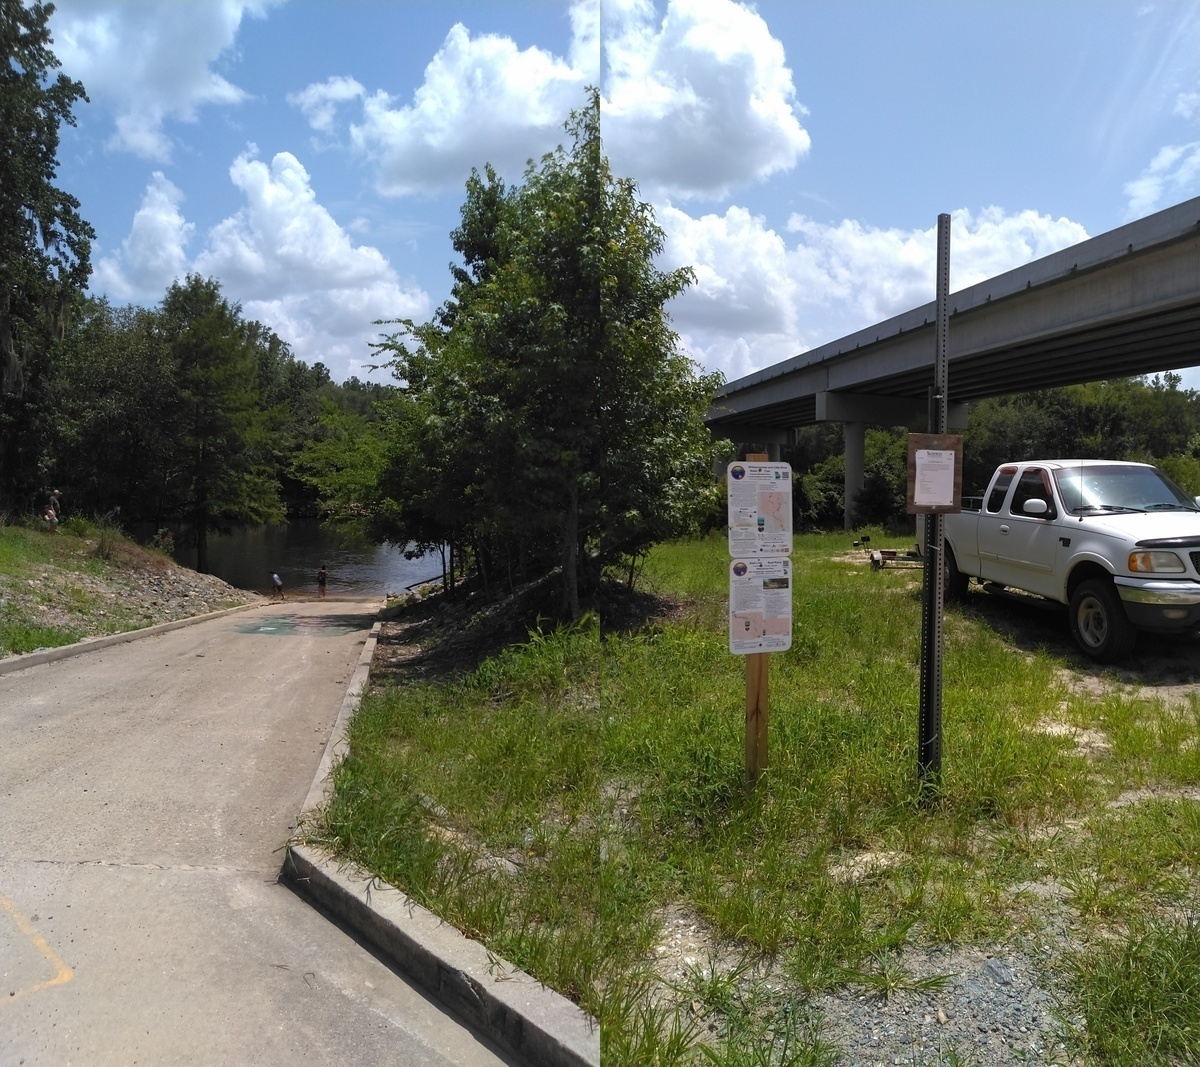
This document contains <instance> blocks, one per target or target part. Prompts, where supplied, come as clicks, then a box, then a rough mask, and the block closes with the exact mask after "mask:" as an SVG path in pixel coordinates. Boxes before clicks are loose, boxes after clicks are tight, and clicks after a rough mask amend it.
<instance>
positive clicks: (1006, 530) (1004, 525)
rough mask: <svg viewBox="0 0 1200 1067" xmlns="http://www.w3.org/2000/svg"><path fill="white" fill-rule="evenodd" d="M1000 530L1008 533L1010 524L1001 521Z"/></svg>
mask: <svg viewBox="0 0 1200 1067" xmlns="http://www.w3.org/2000/svg"><path fill="white" fill-rule="evenodd" d="M1000 532H1001V533H1002V534H1006V533H1008V524H1007V523H1001V524H1000Z"/></svg>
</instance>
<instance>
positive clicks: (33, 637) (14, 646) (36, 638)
mask: <svg viewBox="0 0 1200 1067" xmlns="http://www.w3.org/2000/svg"><path fill="white" fill-rule="evenodd" d="M82 636H83V635H82V634H81V633H79V632H78V631H77V630H71V629H64V628H62V627H57V626H42V625H39V624H38V623H34V622H30V621H29V620H27V619H25V618H22V617H19V616H16V615H15V613H14V612H10V611H5V614H4V617H3V618H0V655H8V654H17V653H22V652H32V651H34V649H38V648H58V647H59V646H61V645H73V644H74V643H75V642H76V641H78V640H79V639H80V638H81V637H82Z"/></svg>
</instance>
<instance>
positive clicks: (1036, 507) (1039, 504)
mask: <svg viewBox="0 0 1200 1067" xmlns="http://www.w3.org/2000/svg"><path fill="white" fill-rule="evenodd" d="M1021 510H1022V511H1023V512H1024V513H1025V514H1026V515H1045V514H1046V512H1048V511H1049V510H1050V505H1049V504H1047V503H1046V501H1044V500H1038V499H1037V498H1036V497H1034V498H1033V499H1032V500H1026V501H1025V506H1024V507H1023V508H1022V509H1021Z"/></svg>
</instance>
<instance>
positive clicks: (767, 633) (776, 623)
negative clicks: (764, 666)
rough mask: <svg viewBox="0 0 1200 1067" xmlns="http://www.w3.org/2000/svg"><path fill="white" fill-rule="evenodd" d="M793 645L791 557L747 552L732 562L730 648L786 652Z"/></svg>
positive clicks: (739, 651) (746, 652)
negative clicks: (748, 554)
mask: <svg viewBox="0 0 1200 1067" xmlns="http://www.w3.org/2000/svg"><path fill="white" fill-rule="evenodd" d="M791 647H792V561H791V560H790V559H788V558H787V556H748V557H746V558H745V559H735V560H733V561H732V562H730V564H729V651H730V652H732V653H733V654H734V655H737V656H745V655H749V654H751V653H754V652H784V651H786V650H787V649H789V648H791Z"/></svg>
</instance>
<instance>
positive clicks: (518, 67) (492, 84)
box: [289, 0, 599, 196]
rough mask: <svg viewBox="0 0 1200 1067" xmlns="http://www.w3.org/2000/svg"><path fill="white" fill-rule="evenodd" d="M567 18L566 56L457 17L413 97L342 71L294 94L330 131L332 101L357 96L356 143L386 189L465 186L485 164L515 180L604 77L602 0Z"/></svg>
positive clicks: (576, 7) (404, 191)
mask: <svg viewBox="0 0 1200 1067" xmlns="http://www.w3.org/2000/svg"><path fill="white" fill-rule="evenodd" d="M571 24H572V34H573V36H572V44H571V48H570V52H569V56H568V57H566V58H564V57H560V56H555V55H552V54H551V53H549V52H547V51H545V50H544V49H541V48H536V47H530V48H524V49H522V48H519V47H518V46H517V44H516V43H515V42H514V41H513V40H512V39H511V38H508V37H502V36H498V35H495V34H486V35H482V36H472V35H471V32H470V30H469V29H468V28H467V27H466V26H464V25H463V24H462V23H456V24H455V25H454V26H453V27H451V29H450V31H449V33H448V34H447V35H446V38H445V40H444V41H443V43H442V46H441V48H439V49H438V51H437V53H436V54H435V55H434V56H433V58H432V59H431V60H430V61H429V63H428V65H427V66H426V68H425V73H424V80H423V81H422V83H421V85H420V86H419V87H418V88H417V90H416V91H415V93H414V94H413V97H412V100H411V101H410V102H404V101H401V100H398V99H396V98H395V97H394V96H392V95H391V94H389V93H388V92H386V91H384V90H378V89H377V90H375V91H372V92H367V91H366V90H364V89H363V88H362V87H361V86H360V85H359V84H358V83H357V82H355V81H354V80H353V79H350V78H345V77H336V78H331V79H329V80H328V81H326V82H325V83H323V84H320V85H312V86H308V87H307V88H306V89H304V90H303V91H302V92H300V93H296V94H293V96H292V97H289V101H290V102H292V103H293V104H294V105H295V106H297V107H299V108H300V109H301V110H302V112H303V113H304V115H305V118H306V119H307V120H308V122H309V124H310V125H311V126H312V127H313V128H314V129H316V130H318V131H320V132H323V133H330V132H332V130H333V125H334V118H335V110H336V106H337V105H338V104H342V103H346V102H348V101H350V100H353V99H355V98H356V97H359V96H361V97H362V109H361V114H360V115H359V116H358V118H357V120H356V121H353V122H352V123H351V124H350V129H349V134H350V141H351V144H352V145H353V146H354V147H355V149H356V150H357V151H358V152H360V153H361V154H362V155H363V156H364V157H366V158H367V159H370V160H371V161H372V162H373V164H374V165H375V167H376V175H377V177H376V185H377V187H378V189H379V191H380V192H381V193H383V194H385V195H388V196H404V195H411V194H431V193H436V192H439V191H441V190H444V189H447V188H454V187H457V186H461V184H462V182H463V181H464V180H465V179H466V177H467V175H468V174H469V173H470V171H471V168H472V167H482V166H483V164H485V163H491V164H492V165H493V166H495V167H496V169H497V170H498V171H499V172H500V173H501V174H503V175H505V176H506V177H508V178H510V179H514V178H518V177H519V176H520V174H521V173H522V171H523V170H524V167H525V164H526V162H527V161H528V160H530V159H532V158H536V157H538V156H540V155H541V154H542V153H544V152H546V151H548V150H550V149H551V148H553V147H554V146H555V145H556V144H559V143H560V142H561V141H562V140H563V128H562V124H563V122H564V120H565V119H566V118H567V116H568V114H569V113H570V112H571V110H573V109H577V108H580V107H582V106H584V105H585V104H586V102H587V101H586V98H585V96H584V92H583V90H584V88H585V87H586V86H588V85H595V84H597V82H598V81H599V43H598V42H599V7H598V0H578V2H577V3H575V4H573V5H572V7H571Z"/></svg>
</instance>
